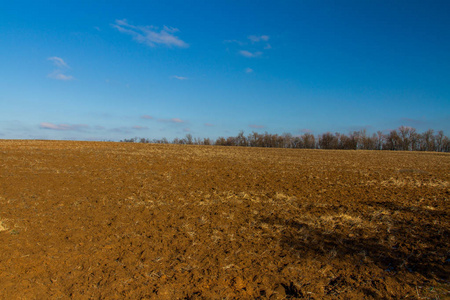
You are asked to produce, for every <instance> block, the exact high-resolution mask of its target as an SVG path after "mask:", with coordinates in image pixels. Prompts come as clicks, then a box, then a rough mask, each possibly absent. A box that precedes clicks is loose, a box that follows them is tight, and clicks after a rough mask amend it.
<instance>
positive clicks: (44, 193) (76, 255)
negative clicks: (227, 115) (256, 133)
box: [0, 141, 450, 299]
mask: <svg viewBox="0 0 450 300" xmlns="http://www.w3.org/2000/svg"><path fill="white" fill-rule="evenodd" d="M449 182H450V155H448V154H438V153H410V152H379V151H320V150H290V149H263V148H236V147H208V146H180V145H151V144H131V143H130V144H128V143H106V142H104V143H97V142H58V141H0V299H48V298H52V299H56V298H61V299H67V298H76V299H123V298H127V299H147V298H150V299H184V298H186V299H255V298H256V299H268V298H270V299H284V298H288V299H289V298H305V299H362V298H366V299H371V298H373V299H399V298H407V299H408V298H410V299H417V298H420V299H445V298H447V297H450V292H449V287H450V284H449V274H450V247H449V246H450V234H449V233H450V218H449V212H450V204H449V200H450V184H449Z"/></svg>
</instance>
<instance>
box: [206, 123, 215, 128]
mask: <svg viewBox="0 0 450 300" xmlns="http://www.w3.org/2000/svg"><path fill="white" fill-rule="evenodd" d="M205 126H206V127H214V124H211V123H205Z"/></svg>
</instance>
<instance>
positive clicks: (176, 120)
mask: <svg viewBox="0 0 450 300" xmlns="http://www.w3.org/2000/svg"><path fill="white" fill-rule="evenodd" d="M170 121H171V122H173V123H185V121H183V120H181V119H178V118H172V119H170Z"/></svg>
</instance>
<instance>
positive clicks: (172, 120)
mask: <svg viewBox="0 0 450 300" xmlns="http://www.w3.org/2000/svg"><path fill="white" fill-rule="evenodd" d="M158 122H164V123H176V124H181V123H186V121H185V120H181V119H179V118H171V119H158Z"/></svg>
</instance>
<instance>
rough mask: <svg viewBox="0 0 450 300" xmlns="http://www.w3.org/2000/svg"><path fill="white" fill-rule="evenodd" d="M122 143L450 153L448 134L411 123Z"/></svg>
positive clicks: (141, 140)
mask: <svg viewBox="0 0 450 300" xmlns="http://www.w3.org/2000/svg"><path fill="white" fill-rule="evenodd" d="M121 142H133V143H156V144H183V145H215V146H240V147H270V148H296V149H345V150H402V151H436V152H450V139H449V138H448V137H447V136H445V135H444V132H443V131H442V130H441V131H438V132H437V133H435V132H434V131H433V130H432V129H429V130H427V131H425V132H423V133H418V132H417V130H416V129H415V128H412V127H407V126H401V127H399V128H398V129H394V130H391V131H390V132H389V133H387V134H383V133H382V132H381V131H378V132H377V133H374V134H372V135H370V134H367V132H366V130H365V129H363V130H359V131H353V132H350V133H349V134H342V133H338V132H336V133H334V134H333V133H331V132H326V133H322V134H319V135H317V136H315V135H313V134H311V133H304V134H302V135H300V136H293V135H292V134H290V133H283V134H281V135H279V134H270V133H268V132H265V133H262V134H261V133H257V132H252V133H250V134H248V135H247V136H246V135H245V134H244V132H243V131H240V132H239V134H238V135H237V136H230V137H227V138H225V137H219V138H217V139H216V140H215V141H214V140H211V139H209V138H194V137H193V136H192V135H191V134H187V135H186V136H185V137H184V138H175V139H173V140H172V141H169V140H167V139H166V138H162V139H152V140H150V139H147V138H137V137H136V138H131V139H124V140H121Z"/></svg>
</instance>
